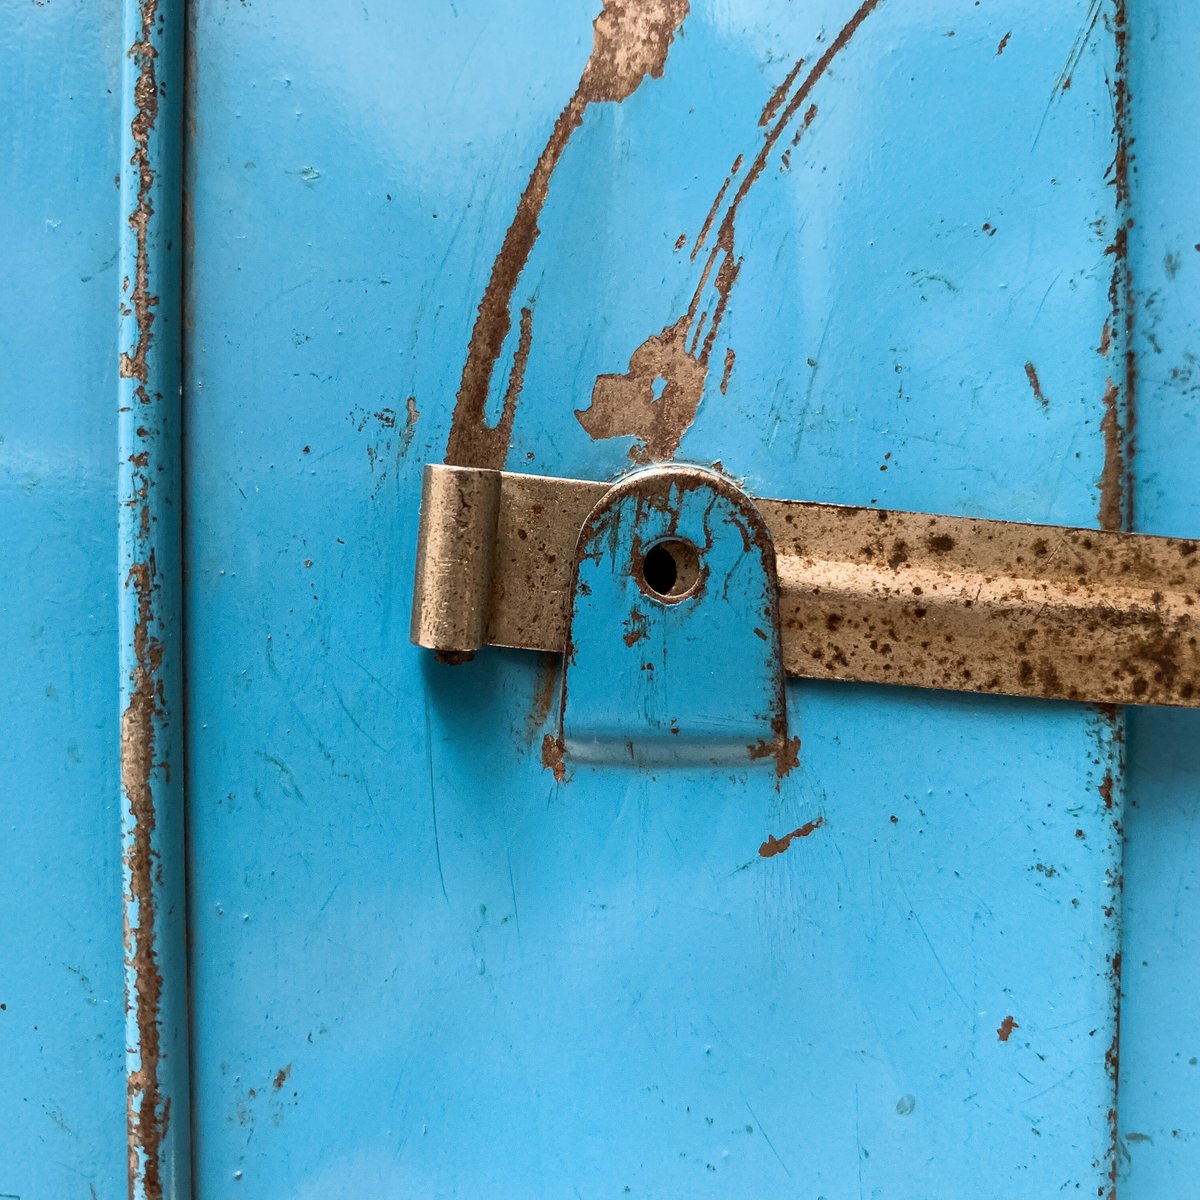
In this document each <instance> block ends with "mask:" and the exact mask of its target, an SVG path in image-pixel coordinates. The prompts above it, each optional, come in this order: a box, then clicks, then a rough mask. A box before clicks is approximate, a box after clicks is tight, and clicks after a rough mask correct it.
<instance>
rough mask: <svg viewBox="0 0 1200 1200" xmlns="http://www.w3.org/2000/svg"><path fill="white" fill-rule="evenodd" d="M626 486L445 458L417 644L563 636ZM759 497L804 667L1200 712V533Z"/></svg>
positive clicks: (536, 641)
mask: <svg viewBox="0 0 1200 1200" xmlns="http://www.w3.org/2000/svg"><path fill="white" fill-rule="evenodd" d="M664 469H666V468H664ZM670 469H671V470H679V469H681V468H670ZM614 486H615V487H616V488H621V487H622V486H624V485H622V484H620V483H619V484H616V485H608V484H603V483H589V482H582V481H579V480H559V479H548V478H544V477H540V476H533V475H518V474H514V473H511V472H502V471H488V470H478V469H474V468H467V467H447V466H427V467H426V469H425V481H424V498H423V502H422V508H421V529H420V541H419V545H418V551H417V578H416V587H415V591H414V598H413V623H412V639H413V641H414V642H416V643H417V644H419V645H422V646H426V647H428V648H431V649H437V650H442V651H450V652H457V653H470V652H473V651H475V650H478V649H479V648H480V647H481V646H483V645H496V646H513V647H518V648H523V649H529V650H557V651H561V650H563V649H564V648H565V647H566V646H567V644H568V633H569V629H570V609H569V598H570V595H571V587H572V577H573V573H574V569H575V558H576V545H577V542H578V541H579V537H580V530H581V528H582V527H583V524H584V522H585V520H587V518H588V515H589V513H591V512H592V510H593V509H594V508H595V507H596V505H598V504H599V503H600V502H601V500H602V499H603V498H604V497H605V496H606V494H607V493H608V492H609V491H610V487H614ZM753 503H754V505H755V506H756V507H757V509H758V511H759V512H760V513H761V515H762V518H763V520H764V521H765V524H766V527H767V529H769V531H770V536H771V539H772V541H773V543H774V550H775V559H776V570H777V575H778V580H779V616H780V632H781V637H782V645H781V650H782V661H783V668H784V670H786V671H787V672H788V673H789V674H792V675H797V676H801V677H805V678H810V679H838V680H858V681H863V682H874V683H893V684H903V685H907V686H912V687H923V688H941V689H949V690H954V691H965V692H991V693H999V694H1003V695H1012V696H1036V697H1042V698H1045V699H1054V700H1078V701H1089V702H1093V703H1104V704H1164V705H1182V706H1188V707H1200V542H1197V541H1193V540H1184V539H1178V538H1164V537H1150V536H1146V535H1142V534H1128V533H1114V532H1107V531H1103V532H1102V531H1098V530H1094V529H1074V528H1067V527H1063V526H1056V525H1026V524H1017V523H1013V522H1007V521H991V520H980V519H976V518H973V517H947V516H935V515H930V514H927V513H909V512H894V511H886V510H883V509H875V508H851V507H844V506H840V505H832V504H810V503H805V502H801V501H794V500H763V499H758V500H755V501H754V502H753ZM627 616H628V613H621V612H614V613H613V615H612V619H613V621H614V622H616V623H620V622H622V621H624V620H625V619H626V618H627Z"/></svg>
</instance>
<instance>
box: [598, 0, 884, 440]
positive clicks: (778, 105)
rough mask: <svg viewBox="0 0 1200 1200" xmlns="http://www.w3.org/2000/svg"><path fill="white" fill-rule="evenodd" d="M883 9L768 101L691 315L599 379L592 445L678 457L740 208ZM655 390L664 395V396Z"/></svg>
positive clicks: (729, 273) (722, 303) (703, 237)
mask: <svg viewBox="0 0 1200 1200" xmlns="http://www.w3.org/2000/svg"><path fill="white" fill-rule="evenodd" d="M882 3H883V0H865V2H864V3H862V4H860V5H859V7H858V9H857V10H856V11H855V13H854V15H853V16H852V17H851V18H850V20H849V21H847V22H846V24H845V25H844V26H842V28H841V30H840V31H839V32H838V34H837V36H836V37H835V38H834V39H833V40H832V41H831V42H830V44H829V46H828V47H827V48H826V50H825V51H824V53H823V54H822V55H821V57H820V58H819V59H818V60H817V61H816V63H815V64H814V65H813V67H812V68H811V70H809V72H808V73H807V74H806V75H804V77H803V79H802V81H801V82H800V84H799V86H796V80H797V79H799V78H800V75H801V71H802V70H803V67H804V59H799V60H798V61H797V62H796V63H795V65H794V66H793V67H792V69H791V70H790V71H789V72H788V74H787V77H786V78H785V79H784V81H783V83H781V84H780V85H779V87H778V88H776V89H775V91H774V92H773V93H772V94H771V96H770V98H769V99H768V100H767V103H766V105H765V106H764V108H763V110H762V113H761V115H760V117H759V126H760V127H762V128H765V129H766V133H765V134H764V136H763V139H762V144H761V145H760V146H759V148H758V150H757V152H756V153H755V155H754V158H753V159H752V160H751V163H750V166H749V167H748V168H747V169H746V172H745V174H744V175H743V176H742V177H741V181H740V183H739V184H738V186H737V188H736V189H735V190H734V192H733V198H732V199H731V200H730V201H729V203H728V205H727V206H726V207H725V210H724V214H723V215H722V216H721V219H720V221H719V222H718V221H717V220H716V216H717V213H718V212H720V210H721V205H722V203H723V202H724V200H725V196H726V193H727V192H728V191H729V190H730V187H731V185H732V183H733V180H734V178H735V177H736V176H738V175H739V172H740V171H741V166H742V162H743V160H744V158H745V155H743V154H739V155H738V156H737V158H736V159H735V160H734V163H733V165H732V166H731V168H730V171H729V173H728V175H727V176H726V177H725V180H724V182H723V183H722V184H721V186H720V188H719V190H718V191H717V195H716V199H715V200H714V201H713V205H712V208H711V209H710V211H709V214H708V217H707V218H706V219H705V222H704V225H703V226H702V228H701V230H700V233H699V235H698V236H697V238H696V244H695V245H694V246H693V248H692V252H691V257H692V259H693V260H695V259H696V256H697V254H698V253H699V252H700V250H701V249H702V248H703V247H704V245H705V244H706V243H707V242H708V239H709V237H710V234H711V231H712V229H713V227H714V226H715V227H716V233H715V234H711V237H712V245H711V248H710V250H709V253H708V255H707V256H706V257H705V258H704V262H703V267H702V268H701V272H700V279H699V282H698V283H697V285H696V288H695V291H694V292H693V294H692V299H691V302H690V303H689V305H688V308H687V311H686V312H685V313H684V314H683V315H682V316H681V317H679V318H678V320H676V321H674V322H672V323H671V324H669V325H667V326H665V327H664V328H663V329H662V330H660V331H659V332H658V333H655V334H651V335H650V336H649V337H648V338H646V339H645V341H643V342H642V344H641V345H640V346H638V347H637V348H636V349H635V350H634V351H633V353H632V354H631V355H630V358H629V364H628V366H627V367H626V369H625V370H624V371H623V372H620V373H615V374H604V375H600V376H599V377H598V378H597V379H596V382H595V385H594V386H593V388H592V398H591V404H590V406H589V407H587V408H584V409H577V410H576V412H575V416H576V419H577V420H578V421H579V423H580V424H581V425H582V426H583V428H584V429H585V430H586V432H587V433H588V434H589V435H590V436H591V437H593V438H597V439H600V438H612V437H632V438H634V445H633V446H632V447H631V448H630V450H629V457H630V458H631V459H632V460H633V461H634V462H637V463H646V462H653V461H661V460H663V459H669V458H672V457H673V456H674V454H675V452H676V451H677V450H678V448H679V444H680V442H681V441H682V439H683V435H684V434H685V433H686V432H687V430H688V429H690V428H691V426H692V423H693V422H694V421H695V419H696V413H697V411H698V410H699V407H700V400H701V397H702V395H703V392H704V385H705V382H706V380H707V378H708V366H709V359H710V357H711V355H712V351H713V346H714V344H715V342H716V340H717V336H718V334H719V332H720V328H721V323H722V321H723V319H724V316H725V312H726V310H727V308H728V305H729V299H730V296H731V294H732V292H733V288H734V285H735V284H736V283H737V278H738V273H739V271H740V270H741V262H742V260H741V258H740V257H739V256H738V254H737V250H736V231H737V218H738V212H739V210H740V208H741V206H742V203H743V202H744V201H745V199H746V197H747V195H749V193H750V191H751V189H752V188H753V187H754V185H755V183H756V182H757V181H758V179H759V178H760V177H761V176H762V174H763V172H764V171H765V169H766V167H767V164H768V162H769V161H770V159H771V156H772V153H773V152H774V150H775V148H776V145H777V143H778V142H779V141H780V139H781V138H782V137H783V136H784V134H785V133H790V132H792V126H793V123H794V122H795V121H796V119H797V117H799V118H800V127H799V128H798V129H796V130H795V135H794V137H793V138H792V142H791V144H792V145H793V146H794V145H796V143H797V141H798V140H799V138H800V136H801V135H802V134H803V133H804V131H805V130H807V129H808V127H809V126H810V125H811V124H812V122H813V120H814V118H815V117H816V115H817V106H816V104H814V103H811V102H809V97H810V96H811V94H812V91H813V89H814V88H815V87H816V85H817V83H818V82H819V81H820V79H821V78H822V76H824V74H825V73H826V71H828V69H829V67H830V66H831V65H832V63H833V62H834V60H835V59H836V58H837V57H838V55H839V54H841V53H842V52H843V51H844V50H845V49H846V47H847V46H848V45H849V44H850V42H851V40H852V39H853V37H854V35H855V34H856V33H857V32H858V30H859V28H860V27H861V26H862V24H863V22H864V21H865V20H866V19H867V18H868V17H869V16H870V15H871V13H873V12H874V11H875V10H876V9H877V8H879V7H880V5H881V4H882ZM806 104H807V107H805V105H806ZM801 114H802V115H801ZM784 153H785V154H786V153H787V151H786V150H785V151H784ZM784 165H785V166H786V165H787V164H786V163H785V164H784ZM689 343H690V344H689ZM730 365H731V360H729V359H728V358H727V359H726V374H725V376H723V379H722V383H723V385H725V386H727V385H728V369H729V367H730ZM658 388H661V395H660V394H658V391H657V389H658ZM722 391H724V387H723V388H722Z"/></svg>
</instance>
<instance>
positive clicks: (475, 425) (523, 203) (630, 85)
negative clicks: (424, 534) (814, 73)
mask: <svg viewBox="0 0 1200 1200" xmlns="http://www.w3.org/2000/svg"><path fill="white" fill-rule="evenodd" d="M688 4H689V0H604V7H603V9H602V10H601V12H600V14H599V15H598V16H597V17H596V19H595V21H594V22H593V37H592V53H591V55H590V56H589V58H588V61H587V64H586V65H585V67H584V69H583V74H582V76H581V77H580V80H579V85H578V87H577V88H576V89H575V92H574V94H573V95H572V96H571V98H570V99H569V100H568V101H567V104H566V107H565V108H563V110H562V112H560V113H559V115H558V118H557V119H556V120H555V122H554V128H553V129H552V130H551V132H550V137H549V139H548V140H547V142H546V145H545V147H544V148H543V150H542V152H541V154H540V155H539V156H538V160H537V162H536V163H535V164H534V167H533V171H532V173H531V174H530V176H529V181H528V183H527V184H526V185H525V190H524V191H523V192H522V193H521V198H520V200H519V201H518V202H517V211H516V214H515V215H514V217H513V220H512V224H510V225H509V227H508V231H507V233H506V234H505V235H504V241H503V242H502V243H501V246H500V252H499V254H498V255H497V256H496V260H495V262H494V263H493V264H492V272H491V277H490V279H489V280H488V284H487V288H486V289H485V291H484V293H483V297H482V299H481V300H480V302H479V308H478V311H477V313H476V316H475V324H474V327H473V329H472V331H471V340H470V342H469V343H468V346H467V359H466V363H465V364H464V366H463V372H462V379H461V382H460V384H459V388H458V394H457V398H456V401H455V406H454V415H453V418H452V420H451V426H450V437H449V440H448V442H447V445H446V459H445V461H446V462H447V463H450V464H453V465H456V466H465V467H491V468H494V469H497V470H499V469H500V468H502V467H503V466H504V460H505V458H506V457H507V455H508V447H509V441H510V438H511V435H512V424H513V419H514V417H515V415H516V405H517V400H518V397H519V393H520V381H519V379H518V381H517V384H516V386H515V387H514V386H512V385H511V383H510V386H509V388H508V389H507V393H506V395H505V397H504V403H503V407H502V410H501V414H500V418H499V420H498V421H497V423H496V424H495V425H494V426H493V425H489V424H488V423H487V417H486V411H485V410H486V406H487V400H488V392H489V390H490V388H491V383H492V377H493V375H494V374H495V369H496V363H497V362H498V361H499V358H500V354H501V352H502V351H503V349H504V343H505V340H506V339H507V338H508V334H509V331H510V330H511V328H512V299H513V294H514V292H515V291H516V287H517V281H518V280H519V279H520V276H521V272H522V271H523V270H524V269H525V264H526V263H527V262H528V261H529V255H530V254H531V253H532V251H533V247H534V243H535V242H536V241H537V238H538V235H539V233H540V230H539V228H538V219H539V217H540V216H541V212H542V209H543V207H544V206H545V203H546V198H547V196H548V195H549V191H550V180H551V177H552V176H553V174H554V171H555V168H556V167H557V166H558V163H559V161H560V160H561V158H562V155H563V152H564V151H565V150H566V148H567V143H568V142H569V141H570V139H571V135H572V134H573V133H574V132H575V130H576V129H578V128H579V126H580V125H581V124H582V123H583V116H584V113H585V111H586V110H587V107H588V105H590V104H598V103H606V102H612V103H620V102H621V101H622V100H625V99H626V98H627V97H628V96H631V95H632V94H633V93H634V92H635V91H636V90H637V89H638V87H639V86H640V85H641V83H642V81H643V80H644V79H646V78H647V77H650V78H652V79H658V78H660V77H661V76H662V73H663V69H664V67H665V65H666V61H667V52H668V50H669V49H670V46H671V41H672V39H673V38H674V36H675V33H676V31H677V30H678V29H679V27H680V25H681V24H682V23H683V19H684V17H685V16H687V12H688ZM521 353H522V351H521V349H520V347H518V354H521ZM523 353H524V355H525V356H526V357H527V356H528V353H529V347H528V343H526V345H525V348H524V351H523ZM522 372H523V364H522ZM517 375H518V372H517V370H516V365H515V364H514V370H513V377H514V378H515V377H517Z"/></svg>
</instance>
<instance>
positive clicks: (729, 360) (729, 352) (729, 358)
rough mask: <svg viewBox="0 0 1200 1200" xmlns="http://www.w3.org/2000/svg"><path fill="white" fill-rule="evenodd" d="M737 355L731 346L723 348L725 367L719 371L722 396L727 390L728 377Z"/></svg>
mask: <svg viewBox="0 0 1200 1200" xmlns="http://www.w3.org/2000/svg"><path fill="white" fill-rule="evenodd" d="M736 358H737V355H736V354H734V352H733V347H732V346H726V348H725V369H724V370H723V371H722V372H721V395H722V396H724V395H725V393H726V392H728V391H729V377H730V376H731V375H732V374H733V363H734V360H735V359H736Z"/></svg>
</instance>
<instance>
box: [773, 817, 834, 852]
mask: <svg viewBox="0 0 1200 1200" xmlns="http://www.w3.org/2000/svg"><path fill="white" fill-rule="evenodd" d="M824 824H825V818H824V817H816V818H815V819H814V820H812V821H808V822H807V823H805V824H804V825H801V826H800V828H799V829H793V830H792V832H791V833H785V834H784V835H783V837H781V838H776V837H772V836H771V835H770V834H768V835H767V840H766V841H765V842H763V844H762V845H761V846H759V848H758V853H759V857H760V858H774V857H775V855H776V854H782V853H783V852H784V851H785V850H787V848H788V847H789V846H790V845H791V844H792V842H793V841H794V840H795V839H796V838H806V837H808V836H809V834H812V833H815V832H816V831H817V830H818V829H820V828H821V826H822V825H824Z"/></svg>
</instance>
